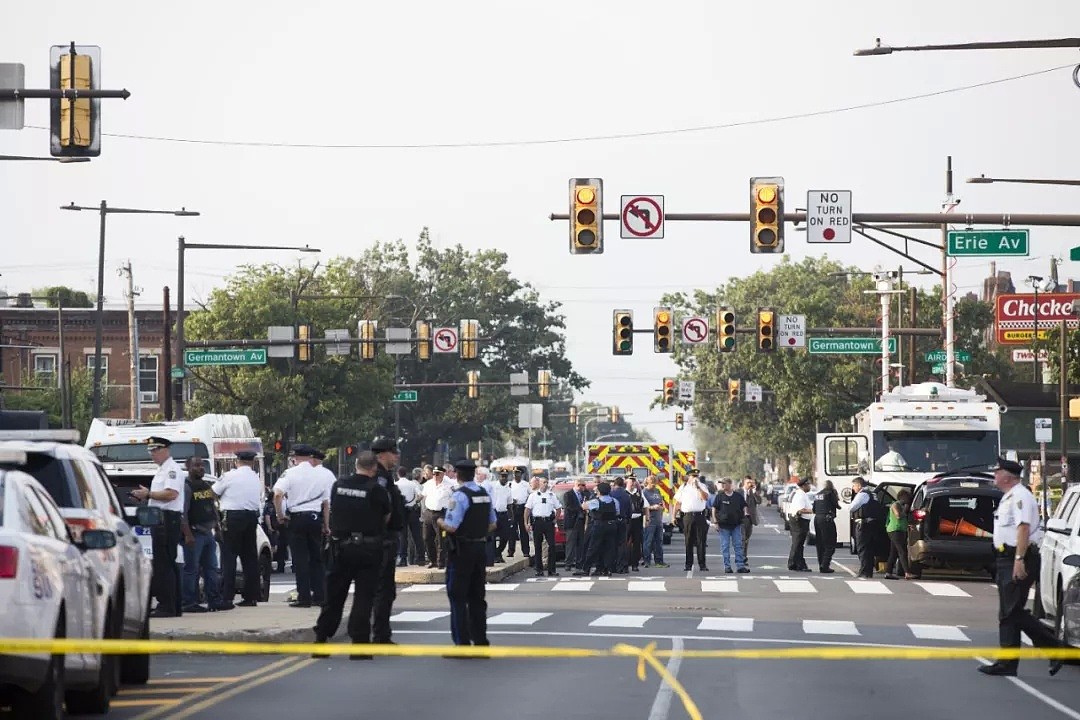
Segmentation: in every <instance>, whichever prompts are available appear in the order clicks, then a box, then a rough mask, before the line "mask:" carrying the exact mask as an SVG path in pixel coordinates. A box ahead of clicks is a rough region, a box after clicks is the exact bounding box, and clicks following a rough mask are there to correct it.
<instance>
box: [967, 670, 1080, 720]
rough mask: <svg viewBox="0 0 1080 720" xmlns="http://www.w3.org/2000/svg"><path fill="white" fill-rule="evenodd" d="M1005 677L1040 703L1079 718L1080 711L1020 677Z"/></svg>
mask: <svg viewBox="0 0 1080 720" xmlns="http://www.w3.org/2000/svg"><path fill="white" fill-rule="evenodd" d="M975 659H976V660H978V661H979V662H980V663H982V664H983V665H993V663H992V662H990V661H989V660H987V659H986V658H981V657H977V658H975ZM1005 679H1006V680H1008V681H1009V682H1011V683H1012V684H1013V685H1015V686H1016V687H1018V688H1020V689H1021V690H1023V691H1024V692H1026V693H1027V694H1028V695H1030V696H1031V697H1033V698H1035V699H1036V700H1039V701H1041V702H1042V703H1044V704H1046V705H1048V706H1050V707H1052V708H1054V709H1055V710H1057V711H1058V712H1060V713H1061V714H1062V715H1064V716H1065V717H1069V718H1072V720H1080V712H1077V711H1076V710H1073V709H1072V708H1071V707H1069V706H1067V705H1062V704H1061V703H1059V702H1058V701H1057V700H1055V699H1054V698H1052V697H1050V696H1049V695H1047V694H1046V693H1044V692H1041V691H1039V690H1036V689H1035V688H1033V687H1031V686H1030V685H1028V684H1027V683H1026V682H1024V681H1023V680H1021V679H1020V678H1018V677H1006V678H1005Z"/></svg>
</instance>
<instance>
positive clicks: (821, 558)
mask: <svg viewBox="0 0 1080 720" xmlns="http://www.w3.org/2000/svg"><path fill="white" fill-rule="evenodd" d="M811 509H812V510H813V511H814V536H815V537H816V539H817V560H818V570H819V571H820V572H823V573H825V574H828V573H834V572H836V571H835V570H833V568H832V558H833V553H834V552H835V551H836V511H837V510H839V509H840V496H839V495H838V494H837V492H836V486H834V485H833V481H832V480H826V481H825V484H824V486H823V487H822V488H821V490H819V491H818V492H817V493H816V494H815V495H814V501H813V504H812V505H811Z"/></svg>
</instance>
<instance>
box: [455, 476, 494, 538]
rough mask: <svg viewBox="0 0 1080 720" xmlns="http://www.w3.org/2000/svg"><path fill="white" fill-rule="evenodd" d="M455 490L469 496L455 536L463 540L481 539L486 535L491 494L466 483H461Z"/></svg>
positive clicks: (489, 516)
mask: <svg viewBox="0 0 1080 720" xmlns="http://www.w3.org/2000/svg"><path fill="white" fill-rule="evenodd" d="M457 490H458V492H460V493H463V494H464V495H465V497H467V498H469V507H468V509H467V510H465V517H463V518H462V519H461V524H460V525H458V529H457V533H456V534H457V536H458V537H459V538H463V539H465V540H483V539H484V538H486V537H487V534H488V525H489V524H490V522H489V520H490V519H491V496H490V495H488V494H487V491H485V490H482V489H481V490H473V489H472V488H470V487H468V486H467V485H461V486H460V487H458V489H457Z"/></svg>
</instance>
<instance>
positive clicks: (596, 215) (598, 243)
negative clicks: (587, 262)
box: [570, 178, 604, 255]
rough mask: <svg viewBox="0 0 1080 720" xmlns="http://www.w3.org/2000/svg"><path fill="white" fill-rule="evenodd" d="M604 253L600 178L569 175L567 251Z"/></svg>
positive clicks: (602, 200)
mask: <svg viewBox="0 0 1080 720" xmlns="http://www.w3.org/2000/svg"><path fill="white" fill-rule="evenodd" d="M603 252H604V181H603V180H601V179H600V178H570V254H571V255H593V254H596V255H599V254H601V253H603Z"/></svg>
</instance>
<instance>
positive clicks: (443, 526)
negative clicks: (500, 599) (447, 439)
mask: <svg viewBox="0 0 1080 720" xmlns="http://www.w3.org/2000/svg"><path fill="white" fill-rule="evenodd" d="M454 469H455V470H457V472H458V478H459V479H460V480H461V484H460V485H458V487H457V489H456V491H455V492H454V496H453V500H454V502H453V504H452V507H451V508H450V510H449V512H447V513H446V516H445V517H442V518H440V519H439V521H438V524H439V529H440V530H442V531H443V532H445V533H446V534H447V536H448V537H449V541H448V543H447V545H448V550H449V555H448V558H447V567H446V595H447V597H448V598H449V600H450V637H451V639H452V640H453V642H454V644H455V645H475V646H487V645H489V644H490V643H489V642H488V636H487V588H486V577H487V572H486V570H485V557H484V552H485V551H484V545H485V543H486V542H487V535H488V533H489V532H491V531H492V530H494V529H495V527H496V522H495V509H494V508H493V507H492V506H491V497H490V496H489V495H488V494H487V493H486V492H485V491H484V489H483V488H481V487H480V486H479V485H477V484H476V482H475V481H474V480H473V477H474V473H475V472H476V463H474V462H473V461H472V460H469V459H466V458H461V459H460V460H457V461H456V462H455V463H454Z"/></svg>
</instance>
